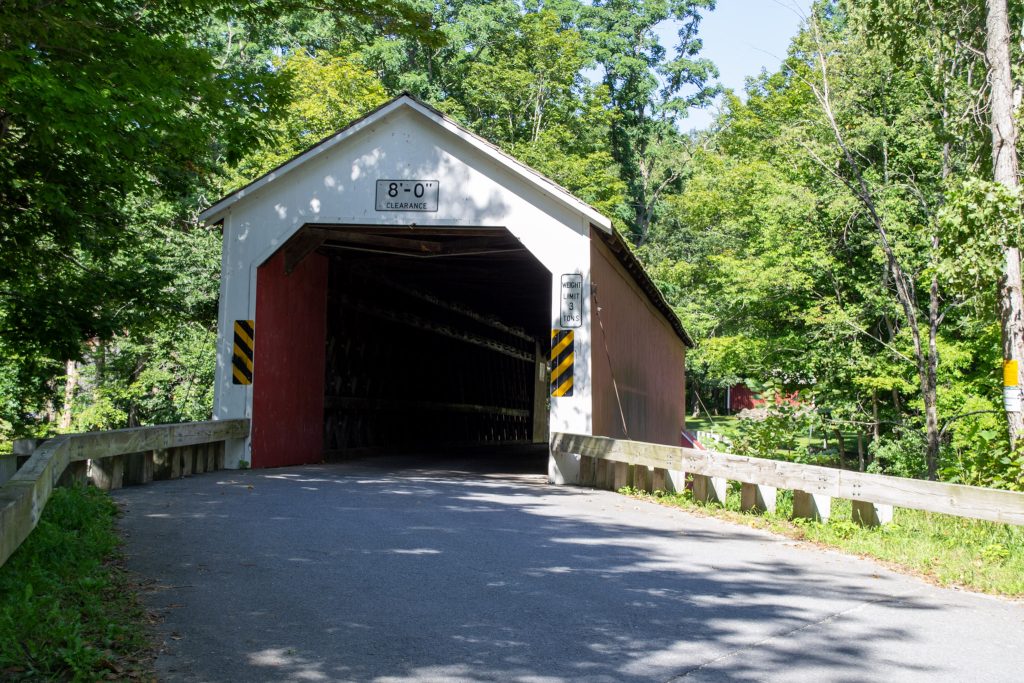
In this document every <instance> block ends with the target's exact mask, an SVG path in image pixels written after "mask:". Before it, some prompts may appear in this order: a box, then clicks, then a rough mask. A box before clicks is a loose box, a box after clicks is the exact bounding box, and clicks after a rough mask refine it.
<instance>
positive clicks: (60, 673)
mask: <svg viewBox="0 0 1024 683" xmlns="http://www.w3.org/2000/svg"><path fill="white" fill-rule="evenodd" d="M116 514H117V507H116V506H115V505H114V503H113V501H112V500H111V499H110V497H109V496H107V495H106V494H105V493H103V492H101V491H98V490H96V489H93V488H82V487H75V488H70V489H63V488H62V489H57V490H55V491H54V493H53V496H52V497H51V498H50V501H49V503H48V504H47V506H46V509H45V510H44V511H43V516H42V519H41V520H40V521H39V524H38V526H37V527H36V528H35V530H34V531H33V532H32V534H31V535H30V536H29V537H28V539H26V541H25V542H24V543H23V544H22V545H21V547H20V548H19V549H18V550H17V551H16V552H15V553H14V555H12V556H11V557H10V559H9V560H8V561H7V563H6V564H5V565H4V566H3V567H0V680H5V681H7V680H11V681H18V680H32V681H37V680H73V681H96V680H139V679H152V674H151V670H150V668H149V661H150V658H149V653H150V651H151V645H150V642H149V640H148V638H147V636H146V628H145V623H146V614H145V612H144V611H143V610H142V608H141V607H140V605H139V603H138V602H137V600H136V597H135V595H136V593H135V591H134V590H132V586H131V585H130V582H129V579H128V576H127V573H126V572H125V571H124V570H123V569H122V568H121V567H120V566H119V564H118V561H119V555H118V547H119V543H120V539H119V538H118V536H117V534H116V532H115V530H114V518H115V516H116Z"/></svg>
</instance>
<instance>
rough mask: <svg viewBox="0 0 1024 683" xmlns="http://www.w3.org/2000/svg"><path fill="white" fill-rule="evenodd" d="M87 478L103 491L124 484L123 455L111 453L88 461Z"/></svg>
mask: <svg viewBox="0 0 1024 683" xmlns="http://www.w3.org/2000/svg"><path fill="white" fill-rule="evenodd" d="M89 479H90V480H91V481H92V485H93V486H95V487H96V488H98V489H101V490H103V491H113V490H114V489H119V488H121V487H122V486H124V456H123V455H112V456H109V457H106V458H96V459H94V460H90V461H89Z"/></svg>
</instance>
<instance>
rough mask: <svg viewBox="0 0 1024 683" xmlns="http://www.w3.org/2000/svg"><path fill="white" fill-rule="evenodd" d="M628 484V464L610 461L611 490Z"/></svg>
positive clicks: (616, 489)
mask: <svg viewBox="0 0 1024 683" xmlns="http://www.w3.org/2000/svg"><path fill="white" fill-rule="evenodd" d="M624 486H629V465H628V464H627V463H624V462H613V463H612V491H618V490H619V489H621V488H622V487H624Z"/></svg>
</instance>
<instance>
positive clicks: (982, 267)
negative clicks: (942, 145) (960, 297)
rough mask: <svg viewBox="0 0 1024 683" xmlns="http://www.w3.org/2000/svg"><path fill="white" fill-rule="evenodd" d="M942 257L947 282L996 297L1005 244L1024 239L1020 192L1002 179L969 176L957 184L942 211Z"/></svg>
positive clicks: (940, 270)
mask: <svg viewBox="0 0 1024 683" xmlns="http://www.w3.org/2000/svg"><path fill="white" fill-rule="evenodd" d="M939 225H940V226H941V228H942V242H941V244H942V251H941V260H940V261H939V262H938V265H937V268H938V270H939V272H940V274H941V275H942V278H943V279H944V280H945V281H946V282H947V283H949V286H951V287H953V288H955V289H957V290H958V291H962V292H979V291H980V292H987V293H989V297H994V294H995V289H996V284H997V282H998V280H999V277H1000V276H1001V275H1002V271H1003V268H1002V250H1003V248H1004V247H1005V246H1006V245H1014V244H1021V243H1022V240H1021V237H1022V234H1024V216H1022V215H1021V196H1020V192H1019V191H1012V190H1010V189H1009V188H1007V187H1006V186H1005V185H1003V184H1001V183H994V182H991V181H988V180H983V179H981V178H978V177H967V178H964V179H963V180H962V181H961V182H959V183H954V184H953V189H952V190H951V191H950V192H949V193H948V194H947V197H946V204H945V205H944V206H943V207H942V209H941V210H940V211H939Z"/></svg>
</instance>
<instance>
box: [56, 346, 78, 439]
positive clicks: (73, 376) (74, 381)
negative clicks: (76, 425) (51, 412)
mask: <svg viewBox="0 0 1024 683" xmlns="http://www.w3.org/2000/svg"><path fill="white" fill-rule="evenodd" d="M77 387H78V363H76V362H75V361H73V360H69V361H68V362H67V378H66V379H65V380H64V410H63V411H61V416H60V428H61V429H65V430H66V429H71V418H72V417H73V412H72V406H73V405H74V401H75V389H76V388H77Z"/></svg>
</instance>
